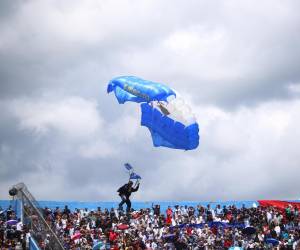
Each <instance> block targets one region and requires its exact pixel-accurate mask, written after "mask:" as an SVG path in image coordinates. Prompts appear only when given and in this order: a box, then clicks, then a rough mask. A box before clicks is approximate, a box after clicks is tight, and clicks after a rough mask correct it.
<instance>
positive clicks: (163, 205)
mask: <svg viewBox="0 0 300 250" xmlns="http://www.w3.org/2000/svg"><path fill="white" fill-rule="evenodd" d="M38 203H39V205H40V207H42V208H44V207H48V208H50V209H55V208H56V207H59V208H61V209H63V208H64V207H65V205H67V206H68V207H69V209H70V210H72V211H74V210H75V209H76V208H78V209H85V208H87V209H88V210H97V208H98V207H101V209H102V210H103V209H105V208H107V209H109V210H110V209H111V208H117V207H118V204H119V202H115V201H114V202H109V201H97V202H87V201H38ZM208 204H210V206H211V207H212V208H215V207H216V206H217V205H218V204H220V205H221V206H222V207H223V206H229V205H235V206H236V207H237V208H241V207H242V206H243V205H244V206H245V207H247V208H249V207H253V206H258V202H257V201H215V202H203V201H147V202H146V201H134V202H132V208H133V209H135V210H139V209H142V208H151V207H152V205H160V209H161V212H164V211H166V209H167V208H168V206H171V207H172V208H174V206H175V205H179V206H185V205H187V206H192V207H196V206H197V205H202V206H205V207H206V206H207V205H208ZM9 205H12V207H13V208H14V207H15V206H16V204H15V201H13V200H0V207H2V209H3V210H5V209H7V208H8V207H9ZM125 206H126V205H124V207H125Z"/></svg>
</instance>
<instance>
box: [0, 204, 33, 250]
mask: <svg viewBox="0 0 300 250" xmlns="http://www.w3.org/2000/svg"><path fill="white" fill-rule="evenodd" d="M27 233H28V230H27V229H26V226H24V225H23V223H22V222H21V220H20V218H17V216H16V213H15V211H14V210H13V209H12V207H11V206H9V207H8V209H6V210H3V209H2V208H1V207H0V249H1V250H2V249H9V250H11V249H26V235H27V242H28V237H29V234H27Z"/></svg>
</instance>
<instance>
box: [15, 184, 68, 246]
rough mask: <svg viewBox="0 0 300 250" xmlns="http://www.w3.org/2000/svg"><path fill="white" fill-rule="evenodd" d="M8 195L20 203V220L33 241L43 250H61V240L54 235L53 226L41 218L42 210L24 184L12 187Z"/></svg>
mask: <svg viewBox="0 0 300 250" xmlns="http://www.w3.org/2000/svg"><path fill="white" fill-rule="evenodd" d="M9 193H10V195H12V196H14V197H17V199H18V200H19V202H20V203H21V204H20V205H21V220H22V222H23V224H24V225H26V227H27V228H29V230H30V234H31V236H32V237H33V239H34V240H35V241H36V242H37V243H38V244H39V246H40V248H41V249H45V250H63V249H64V247H63V244H62V241H63V240H62V239H59V238H58V236H57V235H56V234H55V230H53V229H54V227H53V226H54V225H51V223H49V222H47V221H46V220H45V218H44V216H43V208H42V207H41V206H40V205H39V203H38V202H37V201H36V200H35V198H34V197H33V195H32V194H31V193H30V192H29V191H28V189H27V187H26V185H25V184H24V183H19V184H16V185H14V186H13V187H12V188H11V189H10V190H9Z"/></svg>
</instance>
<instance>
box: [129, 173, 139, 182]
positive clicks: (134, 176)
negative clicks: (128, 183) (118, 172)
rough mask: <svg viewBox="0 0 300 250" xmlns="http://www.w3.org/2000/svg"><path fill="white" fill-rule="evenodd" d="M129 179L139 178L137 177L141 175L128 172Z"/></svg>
mask: <svg viewBox="0 0 300 250" xmlns="http://www.w3.org/2000/svg"><path fill="white" fill-rule="evenodd" d="M130 179H134V180H139V179H142V177H141V176H139V175H138V174H136V173H131V174H130Z"/></svg>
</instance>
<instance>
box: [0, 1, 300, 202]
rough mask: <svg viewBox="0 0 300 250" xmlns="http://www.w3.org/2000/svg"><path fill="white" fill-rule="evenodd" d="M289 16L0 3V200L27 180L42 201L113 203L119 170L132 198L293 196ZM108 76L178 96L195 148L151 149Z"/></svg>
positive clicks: (294, 53) (225, 7) (295, 70)
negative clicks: (189, 116) (156, 85)
mask: <svg viewBox="0 0 300 250" xmlns="http://www.w3.org/2000/svg"><path fill="white" fill-rule="evenodd" d="M298 9H299V4H298V3H296V2H274V1H264V2H263V3H262V2H256V1H254V2H253V1H246V2H245V1H243V2H236V1H226V2H223V3H220V2H219V1H190V2H189V3H188V4H187V3H183V2H181V1H172V3H170V2H169V1H166V2H162V1H151V2H150V1H100V2H99V1H92V0H89V1H84V2H78V1H73V2H68V3H67V2H61V1H44V2H43V3H40V2H37V1H25V2H24V1H13V2H12V1H1V3H0V20H1V22H0V32H1V36H0V82H1V84H0V105H1V117H0V179H1V181H0V183H1V184H0V197H1V198H6V197H7V189H8V187H9V186H10V185H12V184H15V183H16V182H18V181H24V182H26V184H28V186H29V188H30V189H31V190H32V192H33V193H34V194H36V195H37V197H38V198H39V199H80V200H95V199H100V200H111V199H118V197H116V189H117V187H118V186H119V185H121V183H123V182H125V181H126V180H127V176H126V173H125V172H122V168H123V167H122V164H123V163H124V162H128V161H129V162H131V163H132V164H133V165H134V166H136V169H137V170H138V172H139V173H140V174H141V175H142V177H143V182H142V186H141V190H140V192H138V193H137V194H136V195H135V198H136V199H140V200H150V199H167V200H172V199H173V200H175V199H181V200H188V199H192V200H212V199H214V200H216V199H224V200H228V199H258V198H265V197H269V198H298V197H296V196H297V194H296V190H297V189H299V184H298V181H297V178H296V177H297V176H299V171H298V167H297V165H298V164H299V157H298V152H297V149H298V148H299V142H298V141H299V138H300V137H299V133H298V127H299V119H298V110H299V105H300V104H299V82H300V74H299V66H300V60H299V58H300V50H299V46H298V44H299V42H300V41H299V40H300V35H299V32H298V30H299V28H300V27H299V25H300V20H299V18H300V16H299V15H298V12H297V11H298ZM118 75H137V76H140V77H142V78H145V79H149V80H153V81H158V82H163V83H166V84H168V85H169V86H171V87H172V88H174V89H175V90H177V91H178V92H179V93H180V94H181V95H182V97H184V98H185V99H186V100H187V101H188V102H189V103H190V104H191V106H192V107H193V109H194V111H195V113H196V114H197V118H198V121H199V123H200V135H201V141H200V147H199V148H198V149H197V150H194V151H188V152H184V151H179V150H170V149H166V148H154V147H153V145H152V140H151V137H150V133H149V131H148V130H147V128H145V127H140V121H139V118H140V109H139V106H138V105H136V104H131V103H126V104H124V105H119V104H118V103H117V102H116V100H115V98H114V96H113V95H107V94H106V84H107V82H108V81H109V80H110V79H111V78H113V77H115V76H118ZM42 182H43V183H46V184H45V185H41V183H42ZM278 183H280V185H279V184H278ZM82 190H84V192H82Z"/></svg>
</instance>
